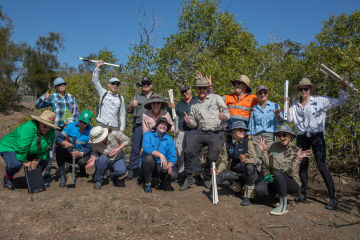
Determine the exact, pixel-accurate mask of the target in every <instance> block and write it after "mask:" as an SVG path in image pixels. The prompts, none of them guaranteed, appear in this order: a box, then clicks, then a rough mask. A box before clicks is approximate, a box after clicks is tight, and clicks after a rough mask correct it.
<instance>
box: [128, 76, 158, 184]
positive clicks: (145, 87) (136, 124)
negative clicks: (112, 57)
mask: <svg viewBox="0 0 360 240" xmlns="http://www.w3.org/2000/svg"><path fill="white" fill-rule="evenodd" d="M153 94H154V92H153V91H152V80H151V79H150V78H148V77H143V78H142V79H141V93H140V94H138V95H136V96H134V97H133V98H132V99H131V100H130V104H129V105H128V106H127V108H126V111H127V112H128V113H130V114H134V118H133V136H132V142H131V153H130V159H129V164H128V176H127V179H128V180H130V179H133V178H136V177H138V176H139V162H140V150H141V143H142V137H143V130H142V117H143V114H144V112H145V111H146V110H147V109H146V108H145V107H144V106H145V104H146V103H147V102H148V101H149V100H150V98H151V96H152V95H153Z"/></svg>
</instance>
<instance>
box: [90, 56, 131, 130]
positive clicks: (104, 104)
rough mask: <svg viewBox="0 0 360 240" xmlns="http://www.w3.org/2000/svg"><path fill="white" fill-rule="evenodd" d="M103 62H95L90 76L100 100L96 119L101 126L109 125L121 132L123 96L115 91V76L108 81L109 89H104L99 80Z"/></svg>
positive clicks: (116, 88) (123, 115)
mask: <svg viewBox="0 0 360 240" xmlns="http://www.w3.org/2000/svg"><path fill="white" fill-rule="evenodd" d="M103 64H104V61H103V60H99V61H98V62H97V64H96V68H95V70H94V72H93V77H92V82H93V83H94V86H95V88H96V90H97V91H98V93H99V100H100V101H99V108H98V113H97V116H96V120H97V122H98V125H100V126H102V127H107V128H109V127H111V128H113V129H115V130H119V131H120V132H123V131H124V129H125V103H124V98H123V96H121V95H120V94H118V93H117V92H118V89H119V86H120V80H119V79H117V78H115V77H114V78H111V79H110V80H109V83H108V87H109V91H106V90H105V89H104V88H103V87H102V86H101V84H100V82H99V71H100V67H101V65H103Z"/></svg>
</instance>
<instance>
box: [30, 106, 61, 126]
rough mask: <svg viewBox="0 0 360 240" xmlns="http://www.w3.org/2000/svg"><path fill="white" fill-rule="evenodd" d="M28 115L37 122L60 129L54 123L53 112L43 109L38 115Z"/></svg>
mask: <svg viewBox="0 0 360 240" xmlns="http://www.w3.org/2000/svg"><path fill="white" fill-rule="evenodd" d="M30 117H31V118H32V119H34V120H36V121H38V122H41V123H43V124H45V125H48V126H50V127H52V128H55V129H60V128H59V127H58V126H56V125H55V124H54V121H55V113H53V112H51V111H49V110H45V111H43V112H42V113H41V115H40V116H35V115H30Z"/></svg>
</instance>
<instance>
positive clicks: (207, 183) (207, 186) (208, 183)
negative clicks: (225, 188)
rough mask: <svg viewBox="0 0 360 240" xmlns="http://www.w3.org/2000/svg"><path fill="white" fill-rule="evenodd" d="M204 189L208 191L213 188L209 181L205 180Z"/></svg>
mask: <svg viewBox="0 0 360 240" xmlns="http://www.w3.org/2000/svg"><path fill="white" fill-rule="evenodd" d="M204 187H206V188H207V189H210V188H211V183H210V181H209V180H204Z"/></svg>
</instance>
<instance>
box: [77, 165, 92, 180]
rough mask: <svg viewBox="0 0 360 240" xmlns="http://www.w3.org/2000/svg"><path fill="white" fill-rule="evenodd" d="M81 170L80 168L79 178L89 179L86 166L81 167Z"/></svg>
mask: <svg viewBox="0 0 360 240" xmlns="http://www.w3.org/2000/svg"><path fill="white" fill-rule="evenodd" d="M79 168H80V172H79V175H78V177H80V178H88V177H89V174H87V173H86V169H85V166H79Z"/></svg>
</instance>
